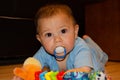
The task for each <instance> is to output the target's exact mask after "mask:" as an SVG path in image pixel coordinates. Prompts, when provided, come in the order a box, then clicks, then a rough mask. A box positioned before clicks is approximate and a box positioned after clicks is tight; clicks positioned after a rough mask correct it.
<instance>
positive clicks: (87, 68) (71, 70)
mask: <svg viewBox="0 0 120 80" xmlns="http://www.w3.org/2000/svg"><path fill="white" fill-rule="evenodd" d="M91 70H92V69H91V68H90V67H88V66H84V67H80V68H74V69H70V70H67V71H66V72H65V74H66V73H68V72H86V73H89V72H90V71H91Z"/></svg>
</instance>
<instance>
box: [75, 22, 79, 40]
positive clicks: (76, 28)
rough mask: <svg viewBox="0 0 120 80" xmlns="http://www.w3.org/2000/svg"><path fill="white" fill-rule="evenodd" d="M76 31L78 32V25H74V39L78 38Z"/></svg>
mask: <svg viewBox="0 0 120 80" xmlns="http://www.w3.org/2000/svg"><path fill="white" fill-rule="evenodd" d="M78 31H79V25H78V24H76V25H75V38H77V37H78Z"/></svg>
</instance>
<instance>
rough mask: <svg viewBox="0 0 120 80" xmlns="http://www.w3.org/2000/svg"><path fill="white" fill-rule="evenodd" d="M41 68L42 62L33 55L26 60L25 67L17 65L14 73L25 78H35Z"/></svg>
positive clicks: (25, 79)
mask: <svg viewBox="0 0 120 80" xmlns="http://www.w3.org/2000/svg"><path fill="white" fill-rule="evenodd" d="M40 70H41V64H40V62H39V61H38V60H36V59H35V58H33V57H29V58H27V59H26V60H25V62H24V64H23V67H21V68H18V67H16V68H15V69H14V70H13V73H14V74H15V75H16V76H18V77H20V78H22V79H24V80H35V72H37V71H40Z"/></svg>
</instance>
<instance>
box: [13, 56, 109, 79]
mask: <svg viewBox="0 0 120 80" xmlns="http://www.w3.org/2000/svg"><path fill="white" fill-rule="evenodd" d="M41 69H42V68H41V64H40V62H39V61H38V60H36V59H34V58H32V57H29V58H28V59H26V60H25V62H24V64H23V67H21V68H15V69H14V71H13V72H14V74H15V75H16V76H19V77H20V78H22V79H23V80H107V79H106V75H105V74H104V73H103V72H101V71H96V72H90V73H88V72H84V70H83V72H82V71H81V72H68V73H66V72H64V71H61V72H58V71H42V70H41Z"/></svg>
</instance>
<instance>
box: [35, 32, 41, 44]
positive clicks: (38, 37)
mask: <svg viewBox="0 0 120 80" xmlns="http://www.w3.org/2000/svg"><path fill="white" fill-rule="evenodd" d="M36 38H37V40H38V41H39V42H40V43H41V39H40V35H39V34H36Z"/></svg>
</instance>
